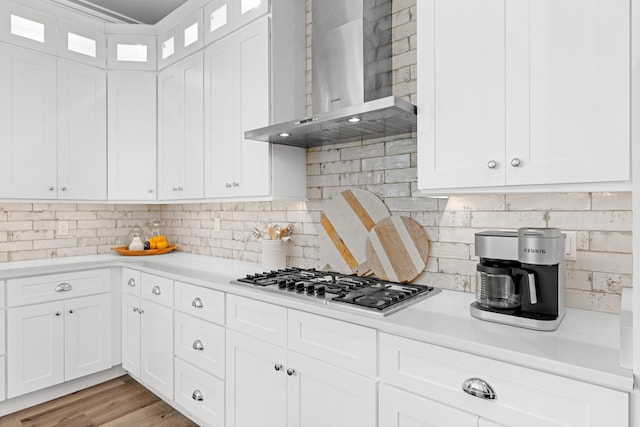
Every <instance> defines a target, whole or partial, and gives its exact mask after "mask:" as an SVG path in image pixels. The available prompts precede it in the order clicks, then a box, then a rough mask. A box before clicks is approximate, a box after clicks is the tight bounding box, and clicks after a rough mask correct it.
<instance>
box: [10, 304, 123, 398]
mask: <svg viewBox="0 0 640 427" xmlns="http://www.w3.org/2000/svg"><path fill="white" fill-rule="evenodd" d="M7 318H8V352H7V367H8V376H7V380H8V387H7V395H8V397H9V398H12V397H16V396H20V395H22V394H25V393H29V392H32V391H36V390H39V389H42V388H45V387H49V386H52V385H55V384H59V383H61V382H63V381H68V380H72V379H75V378H78V377H81V376H84V375H88V374H91V373H94V372H98V371H101V370H104V369H108V368H110V367H111V296H110V295H109V294H101V295H93V296H88V297H81V298H74V299H69V300H64V301H55V302H48V303H42V304H34V305H28V306H24V307H17V308H10V309H9V310H8V315H7Z"/></svg>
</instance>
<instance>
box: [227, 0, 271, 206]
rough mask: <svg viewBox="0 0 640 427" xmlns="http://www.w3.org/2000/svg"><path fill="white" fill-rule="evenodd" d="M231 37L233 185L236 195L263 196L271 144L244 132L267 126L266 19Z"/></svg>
mask: <svg viewBox="0 0 640 427" xmlns="http://www.w3.org/2000/svg"><path fill="white" fill-rule="evenodd" d="M242 3H246V2H244V1H243V2H242ZM264 3H266V2H264ZM233 37H234V38H235V40H236V41H235V45H236V47H235V52H236V57H235V73H234V74H235V77H236V79H235V87H234V99H235V100H237V102H236V104H235V105H234V113H235V114H234V116H235V130H234V141H235V144H236V146H235V152H234V156H235V162H234V180H233V183H232V185H233V186H234V187H235V189H234V191H235V195H236V196H266V195H269V194H270V193H271V174H270V171H271V162H270V153H271V145H270V144H268V143H265V142H262V141H253V140H250V139H245V137H244V133H245V131H248V130H251V129H256V128H260V127H264V126H267V125H269V75H270V73H269V19H268V18H266V17H265V18H262V19H260V20H258V21H256V22H254V23H252V24H250V25H248V26H246V27H245V28H243V29H241V30H239V31H237V32H236V33H235V34H234V36H233Z"/></svg>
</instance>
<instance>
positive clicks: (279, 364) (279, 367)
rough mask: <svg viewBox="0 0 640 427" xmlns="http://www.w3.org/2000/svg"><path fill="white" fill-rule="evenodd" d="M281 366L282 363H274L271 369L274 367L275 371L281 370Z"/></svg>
mask: <svg viewBox="0 0 640 427" xmlns="http://www.w3.org/2000/svg"><path fill="white" fill-rule="evenodd" d="M282 368H283V366H282V363H276V364H275V366H274V367H273V369H275V370H276V371H278V372H279V371H281V370H282Z"/></svg>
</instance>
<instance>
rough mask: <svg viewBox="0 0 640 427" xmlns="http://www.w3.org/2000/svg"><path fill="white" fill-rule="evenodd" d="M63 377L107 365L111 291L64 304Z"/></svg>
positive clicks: (75, 375)
mask: <svg viewBox="0 0 640 427" xmlns="http://www.w3.org/2000/svg"><path fill="white" fill-rule="evenodd" d="M64 311H65V313H64V326H65V331H64V346H65V374H64V377H65V381H69V380H72V379H75V378H79V377H83V376H85V375H89V374H93V373H94V372H98V371H102V370H105V369H109V368H110V367H111V295H109V294H102V295H93V296H90V297H84V298H76V299H72V300H68V301H65V304H64Z"/></svg>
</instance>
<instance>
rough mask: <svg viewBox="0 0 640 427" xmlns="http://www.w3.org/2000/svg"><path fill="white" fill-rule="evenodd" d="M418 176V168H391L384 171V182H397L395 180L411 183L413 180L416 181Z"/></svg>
mask: <svg viewBox="0 0 640 427" xmlns="http://www.w3.org/2000/svg"><path fill="white" fill-rule="evenodd" d="M417 178H418V169H417V168H407V169H391V170H388V171H385V173H384V182H386V183H387V184H389V183H395V182H406V183H411V182H414V181H415V180H416V179H417Z"/></svg>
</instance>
